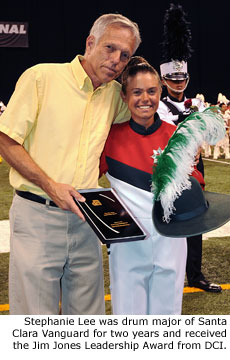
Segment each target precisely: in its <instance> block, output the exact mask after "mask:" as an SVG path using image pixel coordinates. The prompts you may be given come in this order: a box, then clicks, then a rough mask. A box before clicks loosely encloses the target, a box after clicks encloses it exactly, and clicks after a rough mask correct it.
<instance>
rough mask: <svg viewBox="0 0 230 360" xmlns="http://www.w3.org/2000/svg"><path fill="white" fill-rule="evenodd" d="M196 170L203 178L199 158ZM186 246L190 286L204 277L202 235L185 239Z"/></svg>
mask: <svg viewBox="0 0 230 360" xmlns="http://www.w3.org/2000/svg"><path fill="white" fill-rule="evenodd" d="M197 170H199V171H200V172H201V174H202V175H203V177H204V164H203V160H202V157H201V156H200V158H199V163H198V164H197ZM187 246H188V254H187V264H186V274H187V279H188V283H189V284H191V283H193V282H194V281H200V280H203V279H204V275H203V274H202V272H201V263H202V234H201V235H196V236H192V237H189V238H187Z"/></svg>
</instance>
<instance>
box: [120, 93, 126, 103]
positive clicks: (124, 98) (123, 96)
mask: <svg viewBox="0 0 230 360" xmlns="http://www.w3.org/2000/svg"><path fill="white" fill-rule="evenodd" d="M121 98H122V100H123V101H124V102H125V103H126V102H127V98H126V95H125V94H124V93H123V91H121Z"/></svg>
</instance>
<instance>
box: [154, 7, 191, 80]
mask: <svg viewBox="0 0 230 360" xmlns="http://www.w3.org/2000/svg"><path fill="white" fill-rule="evenodd" d="M163 23H164V29H163V42H162V43H161V46H162V61H161V65H160V72H161V76H162V78H163V79H168V80H184V79H189V74H188V69H187V60H188V59H189V58H190V56H191V53H192V49H191V46H190V43H191V32H190V29H189V23H188V22H187V20H186V15H185V13H184V11H183V9H182V7H181V6H180V5H174V4H170V7H169V9H168V10H167V11H166V12H165V16H164V21H163Z"/></svg>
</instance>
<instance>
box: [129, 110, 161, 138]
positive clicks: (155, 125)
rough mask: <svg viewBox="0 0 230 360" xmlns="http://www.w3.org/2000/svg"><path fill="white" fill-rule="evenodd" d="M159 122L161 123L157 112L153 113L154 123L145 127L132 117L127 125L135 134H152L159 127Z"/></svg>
mask: <svg viewBox="0 0 230 360" xmlns="http://www.w3.org/2000/svg"><path fill="white" fill-rule="evenodd" d="M161 123H162V121H161V119H160V117H159V115H158V113H155V115H154V123H153V124H152V125H151V126H149V127H148V128H147V129H146V128H145V127H144V126H142V125H140V124H138V123H136V122H135V121H134V120H133V119H130V121H129V126H130V127H131V129H132V130H133V131H135V132H136V133H137V134H140V135H151V134H153V133H154V132H155V131H157V130H158V129H159V127H160V126H161Z"/></svg>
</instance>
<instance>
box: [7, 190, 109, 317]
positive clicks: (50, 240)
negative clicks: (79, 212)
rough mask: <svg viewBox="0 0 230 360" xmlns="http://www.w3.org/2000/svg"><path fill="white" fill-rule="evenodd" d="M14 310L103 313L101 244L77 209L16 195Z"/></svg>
mask: <svg viewBox="0 0 230 360" xmlns="http://www.w3.org/2000/svg"><path fill="white" fill-rule="evenodd" d="M10 224H11V239H10V280H9V296H10V313H11V314H13V315H16V314H40V315H49V314H58V313H59V301H60V298H61V307H62V314H72V315H88V314H92V315H93V314H104V312H105V308H104V286H103V268H102V256H101V245H100V243H99V240H98V238H97V237H96V236H95V234H94V232H93V231H92V230H91V228H90V227H89V225H88V224H87V223H86V222H83V221H82V220H81V219H80V218H78V217H77V216H76V215H75V214H73V213H72V212H69V211H63V210H61V209H59V208H55V207H51V206H47V205H43V204H39V203H36V202H33V201H30V200H26V199H24V198H21V197H20V196H18V195H15V196H14V199H13V203H12V206H11V209H10Z"/></svg>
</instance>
